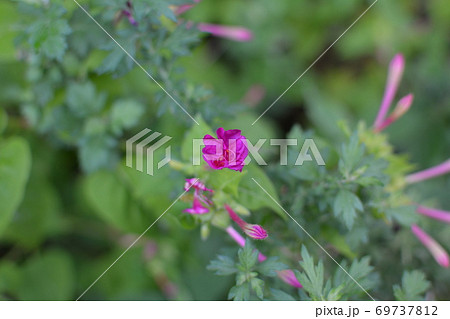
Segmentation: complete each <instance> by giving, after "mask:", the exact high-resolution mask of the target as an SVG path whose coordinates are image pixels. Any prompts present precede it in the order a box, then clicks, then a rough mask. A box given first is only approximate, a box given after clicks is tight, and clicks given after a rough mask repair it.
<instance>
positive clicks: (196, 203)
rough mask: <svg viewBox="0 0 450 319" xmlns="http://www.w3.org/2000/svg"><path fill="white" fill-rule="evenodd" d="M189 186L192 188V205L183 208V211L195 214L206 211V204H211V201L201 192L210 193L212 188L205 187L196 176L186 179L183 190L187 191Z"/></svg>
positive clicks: (207, 210)
mask: <svg viewBox="0 0 450 319" xmlns="http://www.w3.org/2000/svg"><path fill="white" fill-rule="evenodd" d="M191 188H194V199H193V201H192V207H191V208H187V209H185V210H184V212H185V213H189V214H196V215H199V214H206V213H207V212H209V208H208V206H210V205H212V202H211V200H209V199H208V198H207V197H206V196H205V195H204V194H203V191H208V192H211V193H212V192H213V190H211V189H208V188H206V186H205V184H203V183H202V182H200V181H199V179H198V178H189V179H186V182H185V184H184V190H185V191H189V189H191ZM204 205H205V206H204Z"/></svg>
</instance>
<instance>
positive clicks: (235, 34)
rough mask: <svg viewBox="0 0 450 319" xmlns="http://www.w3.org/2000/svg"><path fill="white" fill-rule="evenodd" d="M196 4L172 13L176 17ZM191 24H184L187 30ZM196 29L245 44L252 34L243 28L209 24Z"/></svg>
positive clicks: (198, 26) (200, 25) (176, 8)
mask: <svg viewBox="0 0 450 319" xmlns="http://www.w3.org/2000/svg"><path fill="white" fill-rule="evenodd" d="M194 2H196V3H198V2H200V0H194ZM196 3H193V4H183V5H180V6H177V7H175V9H174V12H175V14H176V15H180V14H182V13H184V12H186V11H188V10H190V9H192V7H194V6H195V5H196ZM192 24H193V23H192V22H191V21H188V23H187V24H186V27H187V28H190V27H191V26H192ZM197 29H199V30H200V31H202V32H206V33H210V34H212V35H214V36H216V37H221V38H227V39H230V40H234V41H239V42H247V41H250V40H251V39H252V38H253V33H252V32H251V31H250V30H249V29H246V28H244V27H234V26H225V25H220V24H210V23H199V24H198V25H197Z"/></svg>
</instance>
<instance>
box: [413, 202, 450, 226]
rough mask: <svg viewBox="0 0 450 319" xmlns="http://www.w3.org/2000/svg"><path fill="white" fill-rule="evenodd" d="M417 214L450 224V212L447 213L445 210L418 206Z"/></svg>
mask: <svg viewBox="0 0 450 319" xmlns="http://www.w3.org/2000/svg"><path fill="white" fill-rule="evenodd" d="M417 212H418V213H419V214H422V215H424V216H427V217H431V218H434V219H437V220H441V221H443V222H446V223H449V224H450V212H446V211H444V210H439V209H435V208H429V207H425V206H418V207H417Z"/></svg>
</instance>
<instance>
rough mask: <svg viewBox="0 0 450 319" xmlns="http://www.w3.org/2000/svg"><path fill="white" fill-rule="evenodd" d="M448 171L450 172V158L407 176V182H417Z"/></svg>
mask: <svg viewBox="0 0 450 319" xmlns="http://www.w3.org/2000/svg"><path fill="white" fill-rule="evenodd" d="M446 173H450V159H449V160H447V161H445V162H443V163H441V164H439V165H437V166H433V167H431V168H428V169H426V170H423V171H420V172H417V173H414V174H411V175H408V176H406V182H407V183H410V184H412V183H417V182H420V181H423V180H426V179H429V178H433V177H436V176H439V175H444V174H446Z"/></svg>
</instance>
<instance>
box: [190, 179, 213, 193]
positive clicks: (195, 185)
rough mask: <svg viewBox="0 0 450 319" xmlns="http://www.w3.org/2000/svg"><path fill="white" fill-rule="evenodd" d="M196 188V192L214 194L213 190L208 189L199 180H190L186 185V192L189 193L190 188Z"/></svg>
mask: <svg viewBox="0 0 450 319" xmlns="http://www.w3.org/2000/svg"><path fill="white" fill-rule="evenodd" d="M191 187H192V188H194V189H196V190H201V191H208V192H214V191H213V190H212V189H209V188H206V186H205V184H203V183H202V182H200V180H199V179H198V178H188V179H186V182H185V183H184V190H185V191H187V190H189V189H190V188H191Z"/></svg>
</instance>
